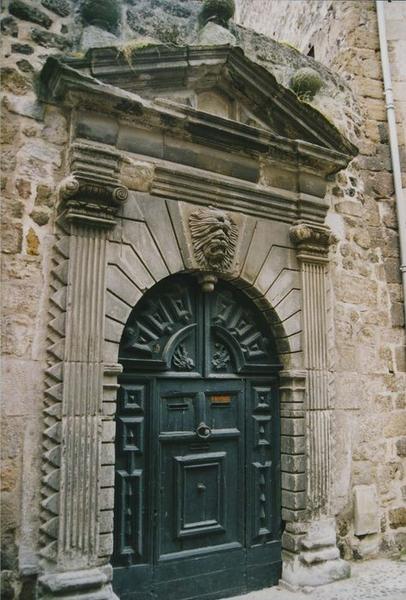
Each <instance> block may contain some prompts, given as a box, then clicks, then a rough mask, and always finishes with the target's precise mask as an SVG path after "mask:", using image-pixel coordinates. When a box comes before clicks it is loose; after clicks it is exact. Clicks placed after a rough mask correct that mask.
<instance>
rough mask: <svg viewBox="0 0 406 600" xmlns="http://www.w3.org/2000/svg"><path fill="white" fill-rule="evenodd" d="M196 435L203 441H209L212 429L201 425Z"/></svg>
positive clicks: (204, 424)
mask: <svg viewBox="0 0 406 600" xmlns="http://www.w3.org/2000/svg"><path fill="white" fill-rule="evenodd" d="M196 435H197V437H199V438H200V439H202V440H207V439H208V438H209V437H210V436H211V429H210V427H209V426H208V425H206V423H203V422H202V423H200V425H198V427H197V429H196Z"/></svg>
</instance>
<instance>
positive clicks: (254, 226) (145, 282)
mask: <svg viewBox="0 0 406 600" xmlns="http://www.w3.org/2000/svg"><path fill="white" fill-rule="evenodd" d="M193 208H196V206H193V205H189V204H188V205H186V203H182V202H179V203H175V202H173V201H170V200H168V201H165V200H162V199H160V198H154V197H152V196H150V195H149V194H143V193H131V194H130V198H129V200H128V202H127V205H126V207H125V210H124V215H123V216H124V218H123V219H122V222H121V228H120V231H119V236H117V237H116V238H115V239H113V240H111V241H110V242H109V245H108V250H107V273H106V305H105V306H106V311H105V316H106V319H105V351H106V354H105V360H106V361H109V362H111V361H114V362H116V361H117V357H118V344H119V342H120V339H121V334H122V330H123V327H124V325H125V323H126V322H127V319H128V316H129V314H130V312H131V310H132V309H133V307H134V306H135V304H136V303H137V302H138V301H139V300H140V298H141V297H142V295H143V294H144V293H145V291H147V290H148V289H150V288H151V287H152V286H153V285H154V284H155V283H158V282H159V281H161V280H162V279H164V278H165V277H168V276H169V275H173V274H175V273H182V272H194V273H197V274H198V273H199V272H201V271H202V269H201V267H200V266H199V265H198V264H197V263H196V261H195V259H194V256H193V248H192V244H191V241H190V239H188V231H187V216H188V214H190V211H191V210H192V209H193ZM230 214H232V215H233V217H234V218H236V219H238V225H239V237H238V244H237V248H236V254H235V259H234V262H233V265H232V267H231V269H230V271H229V272H226V273H218V274H217V273H216V275H217V276H218V277H220V278H224V279H225V280H227V281H229V282H231V283H232V284H233V285H235V286H236V287H238V288H239V289H241V290H242V291H243V292H244V294H245V295H247V296H248V297H249V298H251V299H252V300H253V301H254V303H255V304H256V306H257V307H258V308H259V310H260V311H261V312H263V314H264V316H265V318H266V320H267V321H268V323H269V325H270V327H271V329H272V331H273V332H274V334H275V341H276V344H277V350H278V354H279V355H280V357H281V360H282V362H283V364H284V366H285V367H286V368H288V367H291V366H292V365H295V366H299V363H298V360H297V358H296V357H297V356H300V353H301V331H302V319H301V315H302V307H301V291H300V272H299V266H298V263H297V260H296V253H295V250H294V248H293V245H292V243H291V242H290V239H289V226H288V225H286V224H285V223H275V222H271V221H265V220H262V219H256V218H254V217H250V216H245V215H244V216H242V215H240V214H238V213H230Z"/></svg>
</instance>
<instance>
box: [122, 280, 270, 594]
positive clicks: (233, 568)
mask: <svg viewBox="0 0 406 600" xmlns="http://www.w3.org/2000/svg"><path fill="white" fill-rule="evenodd" d="M120 348H121V351H120V360H121V362H122V364H123V366H124V372H123V375H122V376H121V379H120V390H119V395H118V407H117V436H116V511H115V555H114V559H115V560H114V566H115V570H114V579H113V582H114V588H115V591H116V593H117V594H118V595H120V597H123V596H124V597H126V598H134V599H135V598H137V599H138V598H141V597H142V598H151V599H152V598H157V599H160V598H162V599H163V598H165V600H170V599H173V600H181V599H182V598H199V597H205V598H207V597H210V598H219V597H224V596H227V595H234V594H236V593H240V592H243V591H248V590H252V589H257V588H260V587H265V586H267V585H272V584H275V583H277V581H278V578H279V575H280V565H281V556H280V551H281V544H280V537H281V521H280V481H279V478H280V476H279V470H280V457H279V456H280V450H279V446H280V443H279V416H278V415H279V408H278V386H277V381H278V377H277V373H278V364H277V361H276V352H275V347H274V343H273V341H272V338H271V337H270V335H269V333H268V331H267V327H266V324H265V321H264V320H263V317H262V315H261V313H260V312H259V311H258V309H256V308H255V306H254V305H253V304H251V302H250V301H248V300H247V299H246V298H245V297H244V296H243V294H242V293H241V292H237V291H236V290H234V289H233V288H232V287H231V286H230V285H228V284H225V283H219V284H218V286H217V287H216V290H215V291H214V292H213V293H211V294H207V293H204V292H202V291H201V290H200V289H199V287H198V284H197V281H196V279H195V278H194V277H193V276H174V277H170V278H168V279H167V280H165V281H163V282H161V283H160V284H158V285H156V286H155V287H154V288H152V290H151V291H150V292H148V293H147V294H146V295H145V296H144V298H143V299H142V300H141V301H140V302H139V304H138V305H137V306H136V307H135V309H134V310H133V312H132V313H131V315H130V318H129V319H128V322H127V325H126V327H125V330H124V334H123V338H122V342H121V346H120ZM140 593H141V595H140Z"/></svg>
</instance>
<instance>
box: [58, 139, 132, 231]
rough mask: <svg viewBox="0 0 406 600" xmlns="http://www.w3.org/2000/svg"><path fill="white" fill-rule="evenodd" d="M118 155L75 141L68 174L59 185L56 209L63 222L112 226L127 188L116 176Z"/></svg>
mask: <svg viewBox="0 0 406 600" xmlns="http://www.w3.org/2000/svg"><path fill="white" fill-rule="evenodd" d="M119 162H120V155H119V154H117V153H114V152H111V151H105V150H100V149H99V148H96V147H91V146H87V145H84V144H78V143H76V144H74V145H73V147H72V151H71V173H70V174H69V175H68V176H67V177H66V178H65V179H64V180H63V181H62V182H61V184H60V186H59V205H58V212H59V214H60V216H61V217H62V218H63V219H64V220H66V221H71V222H72V221H73V222H76V223H82V224H88V225H95V226H98V227H112V226H114V225H115V224H116V222H117V221H116V217H117V214H118V212H119V210H120V208H121V206H122V204H123V203H124V202H125V201H126V200H127V197H128V189H127V188H126V187H125V186H123V185H121V183H120V181H119V179H118V173H119Z"/></svg>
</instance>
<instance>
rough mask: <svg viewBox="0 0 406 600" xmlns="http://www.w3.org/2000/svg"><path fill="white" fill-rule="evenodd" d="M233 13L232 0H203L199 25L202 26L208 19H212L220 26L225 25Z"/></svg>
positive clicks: (233, 4) (233, 5) (233, 3)
mask: <svg viewBox="0 0 406 600" xmlns="http://www.w3.org/2000/svg"><path fill="white" fill-rule="evenodd" d="M234 13H235V1H234V0H204V3H203V7H202V10H201V11H200V14H199V25H200V27H203V26H204V25H206V23H207V22H208V21H213V22H214V23H217V24H218V25H221V26H222V27H227V23H228V21H229V20H230V19H231V18H232V17H233V16H234Z"/></svg>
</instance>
